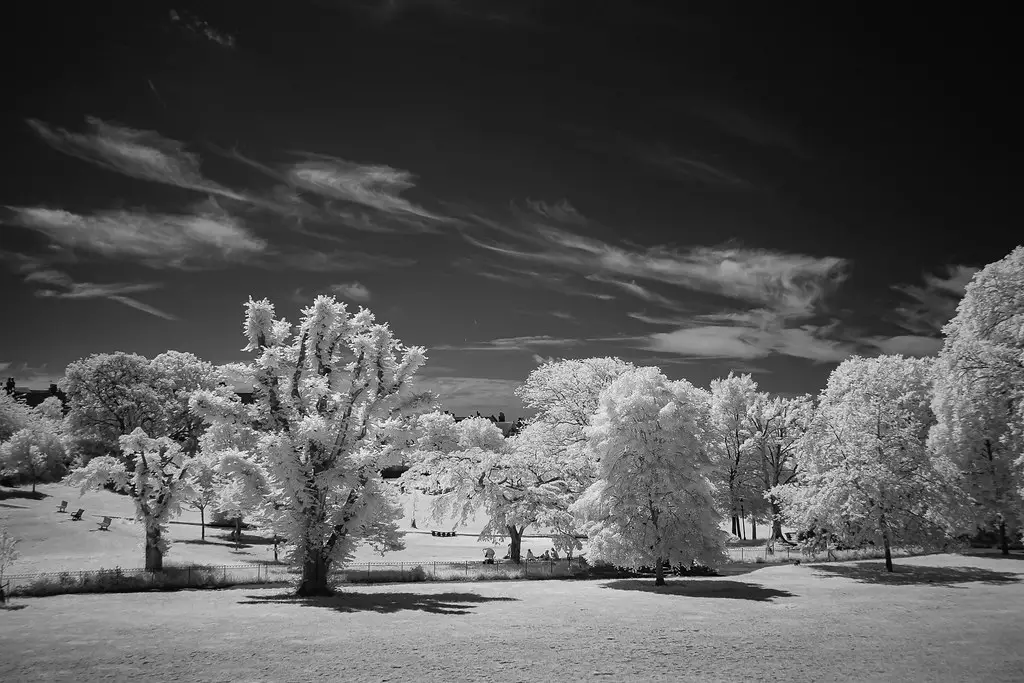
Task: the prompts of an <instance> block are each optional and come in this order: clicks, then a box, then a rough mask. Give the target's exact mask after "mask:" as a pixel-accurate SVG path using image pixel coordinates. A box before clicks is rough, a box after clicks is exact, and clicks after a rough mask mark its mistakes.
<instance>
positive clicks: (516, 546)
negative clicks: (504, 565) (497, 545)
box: [505, 525, 526, 564]
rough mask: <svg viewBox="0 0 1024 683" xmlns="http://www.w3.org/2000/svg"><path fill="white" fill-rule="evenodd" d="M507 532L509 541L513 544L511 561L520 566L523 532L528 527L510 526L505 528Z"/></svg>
mask: <svg viewBox="0 0 1024 683" xmlns="http://www.w3.org/2000/svg"><path fill="white" fill-rule="evenodd" d="M505 531H507V532H508V537H509V540H510V541H511V542H512V553H511V559H512V561H513V562H515V563H516V564H519V560H520V557H521V556H522V548H523V532H524V531H526V527H525V526H524V527H517V526H514V525H508V526H506V527H505Z"/></svg>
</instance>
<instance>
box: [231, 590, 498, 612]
mask: <svg viewBox="0 0 1024 683" xmlns="http://www.w3.org/2000/svg"><path fill="white" fill-rule="evenodd" d="M248 598H249V599H248V600H243V601H242V602H241V604H243V605H267V604H272V603H278V604H287V605H303V606H305V607H323V608H326V609H332V610H335V611H336V612H345V613H351V612H378V613H380V614H393V613H395V612H401V611H403V610H410V611H419V612H430V613H431V614H469V611H470V610H471V609H472V608H473V606H475V605H479V604H483V603H486V602H518V599H517V598H487V597H484V596H482V595H477V594H476V593H338V594H337V595H333V596H330V597H317V598H299V597H296V596H294V595H291V594H289V593H281V594H277V595H266V596H264V595H250V596H248Z"/></svg>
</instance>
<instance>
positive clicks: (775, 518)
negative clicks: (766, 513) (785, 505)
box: [770, 496, 786, 541]
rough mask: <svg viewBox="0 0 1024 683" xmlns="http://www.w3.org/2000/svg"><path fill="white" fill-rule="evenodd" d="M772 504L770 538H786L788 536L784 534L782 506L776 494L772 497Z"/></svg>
mask: <svg viewBox="0 0 1024 683" xmlns="http://www.w3.org/2000/svg"><path fill="white" fill-rule="evenodd" d="M771 505H772V533H771V536H770V540H772V541H774V540H775V539H777V538H781V539H782V540H786V537H785V536H783V535H782V516H781V513H782V506H781V505H779V501H778V499H776V498H775V497H774V496H773V497H772V498H771Z"/></svg>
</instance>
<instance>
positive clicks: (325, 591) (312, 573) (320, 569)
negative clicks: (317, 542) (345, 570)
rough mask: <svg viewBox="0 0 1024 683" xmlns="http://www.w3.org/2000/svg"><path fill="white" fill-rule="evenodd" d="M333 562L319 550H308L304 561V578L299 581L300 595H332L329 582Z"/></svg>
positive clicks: (298, 592)
mask: <svg viewBox="0 0 1024 683" xmlns="http://www.w3.org/2000/svg"><path fill="white" fill-rule="evenodd" d="M330 569H331V562H330V560H328V559H327V558H326V557H324V555H323V553H322V552H320V551H319V550H307V551H306V559H305V561H303V563H302V580H301V581H300V582H299V589H298V591H297V594H298V595H301V596H312V595H330V594H331V587H330V585H329V584H328V581H327V579H328V577H329V576H330Z"/></svg>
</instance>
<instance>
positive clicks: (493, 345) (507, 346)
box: [432, 335, 580, 351]
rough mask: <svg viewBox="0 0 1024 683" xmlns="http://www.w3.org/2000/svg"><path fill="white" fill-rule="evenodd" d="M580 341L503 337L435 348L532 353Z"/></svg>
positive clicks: (548, 337)
mask: <svg viewBox="0 0 1024 683" xmlns="http://www.w3.org/2000/svg"><path fill="white" fill-rule="evenodd" d="M579 343H580V340H578V339H561V338H558V337H551V336H548V335H538V336H523V337H502V338H499V339H491V340H490V341H484V342H474V343H471V344H465V345H461V346H459V345H447V344H446V345H441V346H435V347H433V349H432V350H434V351H532V350H533V349H535V348H536V347H538V346H539V347H551V346H573V345H576V344H579Z"/></svg>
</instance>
